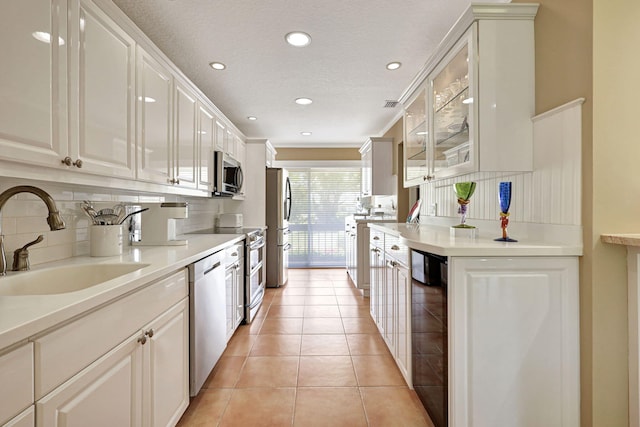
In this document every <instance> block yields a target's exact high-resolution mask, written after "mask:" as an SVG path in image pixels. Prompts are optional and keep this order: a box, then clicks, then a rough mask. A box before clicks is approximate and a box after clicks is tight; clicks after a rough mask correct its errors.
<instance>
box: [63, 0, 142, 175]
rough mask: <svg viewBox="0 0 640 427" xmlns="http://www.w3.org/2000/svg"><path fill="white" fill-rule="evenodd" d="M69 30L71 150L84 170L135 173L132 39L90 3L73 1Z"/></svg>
mask: <svg viewBox="0 0 640 427" xmlns="http://www.w3.org/2000/svg"><path fill="white" fill-rule="evenodd" d="M71 17H72V19H71V20H70V22H71V24H70V33H71V34H72V35H73V36H74V37H77V39H74V38H72V40H79V44H78V49H73V50H72V53H73V54H72V61H71V63H72V64H73V65H72V66H71V68H70V70H69V76H70V79H69V80H70V82H71V83H72V85H71V93H72V94H73V95H72V97H71V99H72V100H73V102H71V103H70V107H71V108H70V113H71V123H75V125H74V126H72V127H71V129H70V132H69V133H70V136H71V138H70V140H71V144H70V149H69V156H70V157H71V158H72V160H74V161H75V160H77V159H80V160H81V161H82V167H81V169H78V168H77V167H74V169H78V170H81V171H84V172H87V173H94V174H99V175H108V176H119V177H124V178H133V177H134V175H135V172H134V170H135V166H134V157H133V156H134V152H133V149H134V117H135V116H134V107H135V102H134V87H135V82H134V76H135V69H134V67H135V51H134V50H135V43H134V41H133V39H132V38H131V37H129V36H128V35H127V33H125V32H124V31H123V30H122V29H120V28H119V27H118V25H117V24H115V23H114V22H113V21H112V20H111V19H110V18H109V17H108V16H107V15H105V14H104V12H102V11H101V10H100V9H98V8H97V7H96V6H95V5H94V4H92V3H90V2H88V1H86V0H73V1H71Z"/></svg>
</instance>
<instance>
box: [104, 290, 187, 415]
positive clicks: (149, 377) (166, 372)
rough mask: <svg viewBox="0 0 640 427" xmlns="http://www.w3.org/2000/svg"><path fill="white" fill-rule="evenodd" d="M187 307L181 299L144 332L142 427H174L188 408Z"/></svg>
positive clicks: (185, 302) (185, 300)
mask: <svg viewBox="0 0 640 427" xmlns="http://www.w3.org/2000/svg"><path fill="white" fill-rule="evenodd" d="M188 307H189V306H188V300H187V299H184V300H182V301H181V302H180V303H178V304H177V305H175V306H174V307H172V308H171V309H169V310H167V311H166V312H165V313H164V314H162V315H161V316H160V317H158V318H157V319H156V320H154V321H153V322H152V323H151V324H149V325H148V326H147V327H146V328H144V333H145V336H147V337H148V340H147V342H146V344H145V345H144V346H143V348H144V366H145V370H144V373H145V374H144V378H145V380H144V381H145V386H144V392H143V399H144V400H143V408H144V409H143V426H145V427H160V426H162V427H164V426H169V425H175V424H176V423H177V422H178V420H179V419H180V417H181V416H182V413H183V412H184V410H185V409H186V408H187V406H188V405H189V312H188ZM114 425H115V424H114Z"/></svg>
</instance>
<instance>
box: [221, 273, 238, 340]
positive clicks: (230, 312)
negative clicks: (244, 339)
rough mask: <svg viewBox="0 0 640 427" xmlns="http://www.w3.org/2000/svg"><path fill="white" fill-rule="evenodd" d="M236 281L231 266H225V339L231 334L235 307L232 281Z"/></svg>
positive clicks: (229, 337)
mask: <svg viewBox="0 0 640 427" xmlns="http://www.w3.org/2000/svg"><path fill="white" fill-rule="evenodd" d="M235 281H236V274H235V269H234V267H233V265H232V266H229V267H227V269H226V270H225V271H224V284H225V294H226V307H227V316H226V322H227V323H226V324H227V341H229V339H231V336H232V335H233V331H234V327H233V319H234V317H235V308H234V303H233V300H234V293H235V292H234V288H235V285H234V282H235Z"/></svg>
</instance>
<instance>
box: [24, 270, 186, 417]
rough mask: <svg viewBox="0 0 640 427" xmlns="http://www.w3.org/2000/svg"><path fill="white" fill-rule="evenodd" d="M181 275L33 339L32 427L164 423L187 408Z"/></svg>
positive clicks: (184, 280)
mask: <svg viewBox="0 0 640 427" xmlns="http://www.w3.org/2000/svg"><path fill="white" fill-rule="evenodd" d="M188 307H189V305H188V283H187V280H186V271H185V270H180V271H179V272H177V273H175V274H173V275H171V276H168V277H167V278H165V279H161V280H159V281H157V282H155V283H154V284H151V285H149V286H146V287H144V288H143V289H141V290H140V291H137V292H135V293H133V294H131V295H129V296H127V297H124V298H122V299H120V300H118V301H116V302H113V303H112V304H109V305H107V306H105V307H103V308H101V309H99V310H96V311H94V312H92V313H90V314H88V315H86V316H83V317H81V318H80V319H77V320H75V321H73V322H71V323H69V324H67V325H65V326H62V327H61V328H59V329H56V330H54V331H53V332H51V333H48V334H46V335H44V336H42V337H39V338H36V340H35V389H36V391H35V397H36V399H37V400H36V414H37V425H38V426H39V427H40V426H42V427H45V426H57V427H62V426H105V427H106V426H144V427H151V426H153V427H155V426H168V425H175V424H176V423H177V422H178V420H179V419H180V417H181V415H182V413H183V412H184V410H185V409H186V408H187V406H188V404H189V390H188V383H189V353H188V351H189V314H188Z"/></svg>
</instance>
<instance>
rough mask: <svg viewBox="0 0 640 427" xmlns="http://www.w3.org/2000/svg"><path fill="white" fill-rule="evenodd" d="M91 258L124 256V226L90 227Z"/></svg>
mask: <svg viewBox="0 0 640 427" xmlns="http://www.w3.org/2000/svg"><path fill="white" fill-rule="evenodd" d="M90 233H91V235H90V237H89V239H90V246H89V247H90V249H89V253H90V254H91V256H115V255H120V254H122V246H123V244H124V240H123V232H122V225H92V226H91V227H90Z"/></svg>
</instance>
